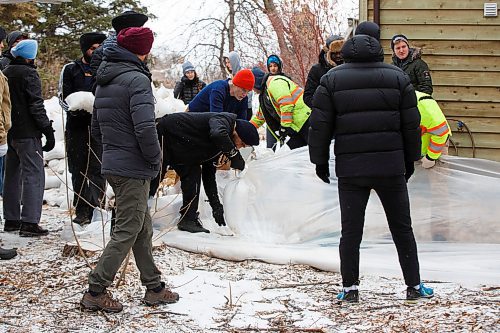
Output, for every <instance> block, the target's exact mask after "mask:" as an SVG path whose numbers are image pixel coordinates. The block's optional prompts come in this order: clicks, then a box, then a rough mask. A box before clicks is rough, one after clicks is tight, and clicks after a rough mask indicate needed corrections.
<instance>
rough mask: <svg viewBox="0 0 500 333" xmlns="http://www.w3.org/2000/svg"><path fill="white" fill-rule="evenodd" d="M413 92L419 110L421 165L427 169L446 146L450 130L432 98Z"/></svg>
mask: <svg viewBox="0 0 500 333" xmlns="http://www.w3.org/2000/svg"><path fill="white" fill-rule="evenodd" d="M415 93H416V94H417V102H418V103H417V106H418V111H419V112H420V129H421V135H422V152H421V154H422V159H421V161H422V167H423V168H425V169H429V168H432V167H433V166H434V165H435V164H436V160H437V159H438V158H439V157H440V156H441V153H442V152H443V150H444V149H445V148H446V141H447V140H448V137H449V136H451V130H450V126H449V125H448V122H447V121H446V117H445V116H444V114H443V111H441V108H440V107H439V105H438V103H437V102H436V101H435V100H434V98H432V96H430V95H428V94H426V93H423V92H420V91H415Z"/></svg>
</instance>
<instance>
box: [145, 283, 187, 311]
mask: <svg viewBox="0 0 500 333" xmlns="http://www.w3.org/2000/svg"><path fill="white" fill-rule="evenodd" d="M157 288H158V289H159V290H158V291H155V290H156V288H155V289H148V290H146V294H145V295H144V303H145V304H146V305H149V306H153V305H159V304H171V303H176V302H177V301H178V300H179V294H178V293H174V292H173V291H171V290H170V289H168V288H165V282H162V283H161V286H160V287H157Z"/></svg>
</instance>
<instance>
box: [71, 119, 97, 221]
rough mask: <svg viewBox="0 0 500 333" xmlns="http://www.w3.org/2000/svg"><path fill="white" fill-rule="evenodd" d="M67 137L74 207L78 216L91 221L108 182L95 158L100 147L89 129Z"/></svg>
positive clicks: (77, 131)
mask: <svg viewBox="0 0 500 333" xmlns="http://www.w3.org/2000/svg"><path fill="white" fill-rule="evenodd" d="M68 121H69V120H68ZM65 136H66V149H67V154H68V169H69V171H70V172H71V181H72V184H73V191H74V192H75V195H74V197H73V206H74V207H75V210H76V215H77V216H86V217H88V218H90V219H91V218H92V212H93V210H94V207H96V206H99V203H100V202H101V200H102V198H103V196H104V188H105V184H106V180H105V179H104V177H103V176H102V175H101V165H100V163H99V161H98V160H97V158H96V157H95V155H97V156H99V155H98V154H99V147H97V143H96V142H95V141H94V140H93V139H91V138H90V136H89V128H88V127H83V128H73V129H71V130H67V131H66V133H65ZM89 144H90V147H91V148H92V151H93V152H92V151H91V150H90V148H89ZM94 154H95V155H94ZM77 194H78V195H77ZM87 202H88V203H87Z"/></svg>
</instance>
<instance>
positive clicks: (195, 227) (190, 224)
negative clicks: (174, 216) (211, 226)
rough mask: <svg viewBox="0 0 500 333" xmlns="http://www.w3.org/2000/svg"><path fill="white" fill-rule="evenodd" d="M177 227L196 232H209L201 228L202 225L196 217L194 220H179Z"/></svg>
mask: <svg viewBox="0 0 500 333" xmlns="http://www.w3.org/2000/svg"><path fill="white" fill-rule="evenodd" d="M177 228H178V229H179V230H181V231H187V232H192V233H196V232H206V233H210V230H207V229H205V228H203V226H202V225H201V221H200V219H199V218H198V217H196V219H194V220H187V219H183V220H181V221H180V222H179V224H177Z"/></svg>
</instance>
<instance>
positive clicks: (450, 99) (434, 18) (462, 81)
mask: <svg viewBox="0 0 500 333" xmlns="http://www.w3.org/2000/svg"><path fill="white" fill-rule="evenodd" d="M379 2H380V30H381V43H382V46H383V47H384V51H385V60H386V62H389V63H390V62H391V56H392V51H391V49H390V39H391V37H392V36H393V35H395V34H399V33H402V34H404V35H406V36H407V37H408V39H409V40H410V45H411V46H412V47H419V48H421V49H422V53H423V56H422V59H423V60H424V61H426V62H427V63H428V65H429V68H430V69H431V75H432V81H433V84H434V94H433V96H434V98H435V99H436V100H437V101H438V102H439V104H440V106H441V108H442V109H443V111H444V113H445V115H446V116H447V118H449V119H456V120H459V121H461V122H463V123H465V124H466V125H467V127H468V128H469V130H470V132H471V133H472V138H471V134H469V133H468V132H467V131H466V129H465V128H463V127H462V129H461V131H459V130H458V122H457V121H455V120H450V121H449V123H450V126H451V127H452V129H453V137H452V139H453V141H454V143H455V145H456V148H457V151H458V154H459V155H460V156H472V147H473V144H472V140H474V146H475V156H476V157H479V158H487V159H492V160H496V161H500V17H498V16H497V17H488V18H486V17H484V16H483V5H484V3H485V2H497V3H498V4H499V5H500V1H492V0H418V1H415V0H413V1H411V0H380V1H379ZM359 4H360V6H359V8H360V22H362V21H364V20H366V19H368V20H373V0H360V3H359ZM454 152H455V148H454V147H450V153H454Z"/></svg>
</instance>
